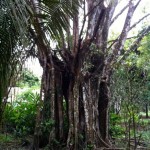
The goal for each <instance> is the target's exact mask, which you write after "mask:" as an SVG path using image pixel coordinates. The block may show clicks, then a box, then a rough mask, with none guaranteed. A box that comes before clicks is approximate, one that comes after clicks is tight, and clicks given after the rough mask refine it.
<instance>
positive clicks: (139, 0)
mask: <svg viewBox="0 0 150 150" xmlns="http://www.w3.org/2000/svg"><path fill="white" fill-rule="evenodd" d="M140 2H141V0H138V2H137V3H136V5H135V6H134V9H136V8H137V6H138V5H139V3H140Z"/></svg>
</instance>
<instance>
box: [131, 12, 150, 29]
mask: <svg viewBox="0 0 150 150" xmlns="http://www.w3.org/2000/svg"><path fill="white" fill-rule="evenodd" d="M149 15H150V13H149V14H146V15H145V16H143V17H142V18H141V19H139V20H138V21H137V22H135V23H134V24H133V25H132V26H131V27H130V29H129V30H132V29H133V28H134V27H136V25H137V24H139V23H140V22H141V21H143V20H144V19H145V18H147V17H148V16H149Z"/></svg>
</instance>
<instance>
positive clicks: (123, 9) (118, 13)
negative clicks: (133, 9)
mask: <svg viewBox="0 0 150 150" xmlns="http://www.w3.org/2000/svg"><path fill="white" fill-rule="evenodd" d="M128 6H129V3H128V4H127V5H126V6H125V7H124V8H123V9H122V10H121V11H120V12H119V13H118V14H117V15H116V16H115V17H114V18H113V19H112V21H111V23H110V25H112V24H113V23H114V21H115V20H116V19H117V18H118V17H119V16H120V15H121V14H122V13H123V12H124V11H125V10H126V9H127V8H128Z"/></svg>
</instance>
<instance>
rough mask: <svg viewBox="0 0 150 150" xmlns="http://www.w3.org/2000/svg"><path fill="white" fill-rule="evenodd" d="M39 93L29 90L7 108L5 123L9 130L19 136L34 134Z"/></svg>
mask: <svg viewBox="0 0 150 150" xmlns="http://www.w3.org/2000/svg"><path fill="white" fill-rule="evenodd" d="M38 102H39V94H34V93H32V92H31V91H27V92H25V93H23V94H21V95H20V96H18V98H17V100H16V101H14V102H13V103H12V104H7V106H6V109H5V113H4V115H5V117H4V118H5V125H6V129H7V131H9V132H14V133H15V135H17V136H23V135H27V134H32V133H33V132H34V127H35V119H36V111H37V105H38Z"/></svg>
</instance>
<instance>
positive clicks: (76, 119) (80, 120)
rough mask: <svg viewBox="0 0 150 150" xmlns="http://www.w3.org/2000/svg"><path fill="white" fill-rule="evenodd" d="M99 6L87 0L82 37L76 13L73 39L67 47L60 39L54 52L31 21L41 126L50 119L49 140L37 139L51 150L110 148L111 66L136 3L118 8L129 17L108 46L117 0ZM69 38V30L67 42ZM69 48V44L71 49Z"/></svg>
mask: <svg viewBox="0 0 150 150" xmlns="http://www.w3.org/2000/svg"><path fill="white" fill-rule="evenodd" d="M103 2H104V1H103V0H97V1H95V0H87V6H88V12H87V15H86V14H85V13H84V20H85V18H86V17H87V18H88V26H87V29H86V37H85V39H83V38H82V34H79V25H78V21H79V20H78V17H79V14H75V15H74V17H73V35H72V36H73V41H72V43H71V41H67V42H66V43H68V47H66V44H65V41H64V38H63V41H62V43H63V47H62V48H60V49H58V51H59V52H56V53H54V51H52V49H51V48H50V46H49V45H48V42H47V41H46V40H45V39H46V36H45V33H44V31H43V30H42V28H41V27H40V24H39V21H38V19H37V18H35V20H34V23H33V25H34V29H35V34H34V35H35V36H36V38H37V39H38V40H37V47H38V57H39V61H40V64H41V66H42V67H43V89H42V90H43V97H44V107H43V110H42V116H41V118H42V122H44V121H48V120H53V121H54V125H52V127H51V129H50V131H49V133H48V136H46V135H44V134H43V135H42V137H43V139H44V141H43V143H42V144H43V146H44V145H46V144H48V143H49V144H50V145H52V143H53V147H54V148H56V149H59V146H58V145H55V144H56V143H54V141H58V142H60V143H63V144H64V145H65V146H66V147H67V149H72V150H78V149H84V148H89V147H91V148H93V149H96V148H98V147H106V148H109V147H110V146H111V144H110V142H109V138H108V137H109V136H108V134H109V133H108V109H109V101H110V94H109V80H110V77H111V73H112V69H113V68H112V65H113V64H114V63H115V61H116V59H117V58H118V56H119V51H121V49H122V48H123V45H124V42H125V40H126V37H127V34H128V31H129V30H130V22H131V18H132V16H133V13H134V10H135V8H136V5H133V2H132V0H130V2H129V4H128V6H126V7H125V8H123V10H122V12H123V11H124V9H126V8H128V13H127V17H126V21H125V24H124V27H123V30H122V33H121V34H120V36H119V38H118V40H116V41H115V42H114V43H112V44H111V45H108V33H109V28H110V25H111V24H112V23H113V22H114V21H115V19H116V18H117V17H114V19H113V18H112V16H113V13H114V11H115V7H116V5H117V3H118V1H115V2H114V1H112V2H110V3H109V4H108V7H105V6H104V4H103ZM84 4H86V3H84ZM84 11H85V10H84ZM83 28H84V25H83ZM81 33H82V32H81ZM70 34H71V33H70V29H68V32H67V33H66V35H67V36H68V39H69V36H70ZM70 45H73V46H72V49H70V48H71V46H70ZM108 51H109V53H110V54H109V55H108ZM35 141H36V138H35ZM41 142H42V141H41ZM44 142H45V143H44ZM37 144H38V143H37Z"/></svg>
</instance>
